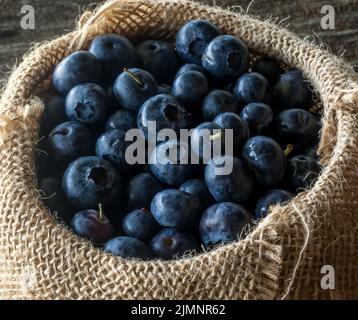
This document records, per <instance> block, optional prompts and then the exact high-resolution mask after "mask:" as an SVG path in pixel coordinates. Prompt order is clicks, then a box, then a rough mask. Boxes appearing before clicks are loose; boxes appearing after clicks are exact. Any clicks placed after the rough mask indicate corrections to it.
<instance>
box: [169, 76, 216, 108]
mask: <svg viewBox="0 0 358 320" xmlns="http://www.w3.org/2000/svg"><path fill="white" fill-rule="evenodd" d="M208 91H209V84H208V80H207V79H206V77H205V76H204V75H203V74H202V73H201V72H198V71H188V72H184V73H182V74H180V75H179V76H178V77H177V78H176V79H175V80H174V83H173V88H172V93H173V96H174V97H175V98H176V99H177V100H178V101H179V102H180V103H182V104H183V105H184V106H185V107H188V108H195V109H197V108H200V105H201V102H202V100H203V99H204V97H205V96H206V94H207V93H208Z"/></svg>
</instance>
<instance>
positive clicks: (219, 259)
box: [0, 0, 358, 299]
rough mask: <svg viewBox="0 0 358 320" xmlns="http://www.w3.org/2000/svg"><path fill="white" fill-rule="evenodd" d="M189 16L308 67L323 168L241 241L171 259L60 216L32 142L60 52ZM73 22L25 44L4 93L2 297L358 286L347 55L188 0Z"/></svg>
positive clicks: (133, 6) (356, 139)
mask: <svg viewBox="0 0 358 320" xmlns="http://www.w3.org/2000/svg"><path fill="white" fill-rule="evenodd" d="M195 18H204V19H208V20H210V21H212V22H214V23H215V24H216V25H217V26H218V27H220V28H221V30H223V32H225V33H227V34H232V35H235V36H238V37H240V38H241V39H242V40H243V41H245V42H246V43H247V45H248V46H249V47H250V49H251V51H252V52H255V53H263V54H266V55H267V54H269V55H271V56H274V57H277V58H278V59H280V60H281V61H283V62H285V63H286V64H288V65H290V66H295V67H298V68H300V69H301V70H303V72H304V73H305V75H306V76H307V77H308V79H310V80H311V82H312V84H313V86H314V88H315V89H316V90H317V92H318V95H319V97H320V99H321V101H322V103H323V106H324V110H323V129H322V137H321V142H320V148H319V151H320V154H321V156H322V163H323V165H324V169H323V172H322V174H321V175H320V177H319V179H318V181H317V183H316V184H315V185H314V186H313V188H312V189H311V190H308V191H306V192H303V193H301V194H300V195H298V196H297V197H295V198H294V199H293V200H292V201H291V202H290V203H289V204H288V205H286V206H284V207H278V206H276V207H275V208H274V209H273V210H272V212H271V214H270V215H269V216H268V217H267V218H265V219H264V220H263V221H262V222H261V223H260V224H259V225H258V226H257V227H256V228H255V229H254V230H253V231H252V233H251V234H250V235H249V236H248V237H247V238H246V239H245V240H242V241H240V242H238V243H234V244H230V245H225V246H222V247H220V248H218V249H216V250H214V251H212V252H208V253H203V254H201V255H199V256H196V257H192V258H190V257H188V258H186V259H180V260H177V261H169V262H163V261H149V262H138V261H128V260H124V259H121V258H115V257H112V256H110V255H107V254H105V253H103V252H102V251H100V250H98V249H96V248H93V247H92V246H91V245H90V243H89V242H87V241H85V240H83V239H80V238H78V237H77V236H75V235H74V234H73V233H72V232H71V231H69V230H67V229H65V228H64V227H63V226H61V225H60V224H59V223H58V222H57V221H55V219H54V218H53V217H52V215H51V214H50V213H49V211H48V210H47V209H46V208H45V206H44V204H43V202H42V201H41V199H40V195H39V192H38V190H37V189H36V176H35V174H34V153H35V148H36V140H37V139H38V127H39V119H40V116H41V114H42V112H43V103H42V102H41V100H40V99H39V98H37V97H36V95H37V94H38V92H39V91H41V90H43V89H48V88H49V86H50V81H49V77H50V75H51V72H52V70H53V68H54V66H55V65H56V64H57V63H58V62H59V61H60V60H61V59H63V58H64V57H65V56H67V55H68V54H69V53H70V52H72V51H73V50H74V49H75V48H76V47H81V48H87V46H88V43H89V40H91V39H92V38H93V37H94V36H96V35H98V34H101V33H111V32H115V33H118V34H123V35H125V36H127V37H129V38H130V39H135V40H139V39H149V38H170V37H172V36H173V35H174V34H175V32H176V31H177V30H178V28H179V27H180V26H182V25H183V24H184V23H185V22H186V21H188V20H190V19H195ZM79 25H80V27H79V30H77V31H74V32H72V33H69V34H67V35H65V36H63V37H60V38H58V39H55V40H53V41H51V42H48V43H45V44H42V45H41V46H38V47H37V48H36V49H35V50H33V51H32V52H30V53H29V54H28V55H27V56H26V57H25V59H24V61H23V62H22V63H21V64H20V66H19V67H18V68H17V69H16V70H15V71H14V72H13V73H12V75H11V77H10V79H9V81H8V84H7V86H6V88H5V89H4V91H3V94H2V98H1V100H0V106H1V118H0V144H1V145H0V151H1V156H0V159H1V164H0V208H1V209H0V214H1V215H0V297H1V298H12V299H15V298H16V299H32V298H34V299H133V298H134V299H152V298H154V299H168V298H169V299H281V298H308V299H311V298H334V299H335V298H337V299H343V298H358V210H357V206H358V202H357V194H358V181H357V173H358V130H357V107H358V105H357V104H358V84H357V82H356V81H357V79H356V78H355V76H354V73H353V71H351V68H350V67H348V66H347V65H345V64H344V63H343V62H342V61H341V60H340V59H338V58H336V57H335V56H333V55H331V54H330V53H328V52H326V51H324V50H321V49H319V48H317V47H316V46H314V45H312V44H310V43H307V42H305V41H303V40H301V39H299V38H298V37H296V36H295V35H293V34H291V33H289V32H288V31H287V30H284V29H282V28H280V27H278V26H277V25H274V24H271V23H269V22H268V21H265V22H262V21H259V20H256V19H254V18H252V17H249V16H247V15H244V14H238V13H233V12H229V11H224V10H222V9H217V8H209V7H205V6H202V5H199V4H197V3H193V2H183V1H169V0H161V1H156V0H143V1H139V0H132V1H130V0H124V1H114V2H110V3H107V4H106V5H105V6H104V7H102V8H100V9H99V10H98V11H96V13H86V14H85V15H84V16H83V17H82V19H81V20H80V22H79ZM71 44H72V46H71ZM324 265H331V266H333V268H334V270H335V290H324V289H322V287H321V278H322V276H323V274H321V268H322V266H324Z"/></svg>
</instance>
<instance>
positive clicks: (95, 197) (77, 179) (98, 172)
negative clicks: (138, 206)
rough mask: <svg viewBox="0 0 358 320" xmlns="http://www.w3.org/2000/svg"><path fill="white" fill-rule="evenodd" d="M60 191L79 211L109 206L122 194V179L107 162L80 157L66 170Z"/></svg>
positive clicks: (94, 158) (97, 158) (96, 158)
mask: <svg viewBox="0 0 358 320" xmlns="http://www.w3.org/2000/svg"><path fill="white" fill-rule="evenodd" d="M62 189H63V191H64V193H65V195H66V197H67V199H68V200H69V201H70V202H71V203H73V204H74V205H76V206H77V207H78V208H80V209H85V208H96V207H97V206H98V204H99V203H101V204H103V205H107V204H110V203H111V202H112V201H113V200H114V199H116V198H117V197H119V195H120V194H121V193H122V179H121V176H120V174H119V173H117V172H116V170H115V169H114V167H113V166H112V165H111V163H110V162H108V161H107V160H104V159H101V158H99V157H82V158H78V159H77V160H75V161H73V162H72V163H71V164H70V165H69V167H68V168H67V169H66V171H65V173H64V175H63V180H62Z"/></svg>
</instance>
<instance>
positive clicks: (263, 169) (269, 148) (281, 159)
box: [242, 136, 286, 187]
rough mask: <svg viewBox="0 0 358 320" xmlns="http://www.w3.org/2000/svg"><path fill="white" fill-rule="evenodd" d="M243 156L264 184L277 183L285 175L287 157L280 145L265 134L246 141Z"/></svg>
mask: <svg viewBox="0 0 358 320" xmlns="http://www.w3.org/2000/svg"><path fill="white" fill-rule="evenodd" d="M242 157H243V159H244V160H245V161H246V163H247V164H248V165H249V167H250V168H251V169H252V170H253V172H254V174H255V178H256V180H257V181H258V182H259V183H260V184H261V185H263V186H266V187H272V186H275V185H277V184H278V183H279V182H280V181H281V180H282V178H283V177H284V174H285V170H286V158H285V155H284V153H283V151H282V149H281V147H280V145H279V144H278V143H277V142H276V141H275V140H273V139H271V138H269V137H265V136H255V137H253V138H251V139H249V140H247V142H246V143H245V146H244V148H243V150H242Z"/></svg>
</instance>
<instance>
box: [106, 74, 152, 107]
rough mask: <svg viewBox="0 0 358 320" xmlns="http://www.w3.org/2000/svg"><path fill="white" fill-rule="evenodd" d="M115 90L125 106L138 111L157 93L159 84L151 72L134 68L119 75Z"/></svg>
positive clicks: (118, 98) (120, 101) (119, 100)
mask: <svg viewBox="0 0 358 320" xmlns="http://www.w3.org/2000/svg"><path fill="white" fill-rule="evenodd" d="M113 91H114V94H115V96H116V98H117V100H118V102H119V103H120V104H121V105H122V106H123V108H126V109H131V110H135V111H137V110H139V108H140V107H141V106H142V104H143V103H144V102H145V101H146V100H148V99H149V98H150V97H152V96H154V95H156V94H157V92H158V84H157V81H156V80H155V79H154V77H153V76H152V75H151V74H150V73H149V72H147V71H144V70H141V69H136V68H133V69H129V70H127V71H125V72H122V73H121V74H120V75H119V76H118V78H117V80H116V82H115V83H114V86H113Z"/></svg>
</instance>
